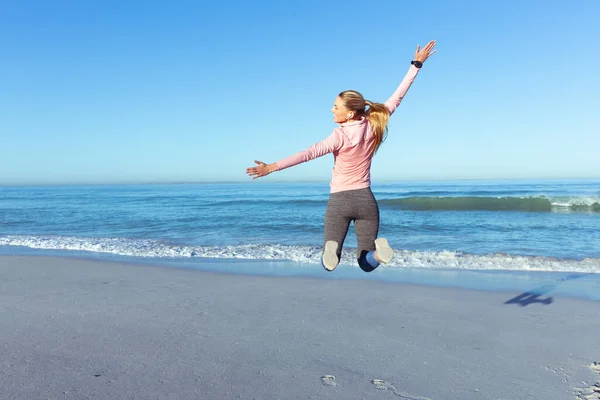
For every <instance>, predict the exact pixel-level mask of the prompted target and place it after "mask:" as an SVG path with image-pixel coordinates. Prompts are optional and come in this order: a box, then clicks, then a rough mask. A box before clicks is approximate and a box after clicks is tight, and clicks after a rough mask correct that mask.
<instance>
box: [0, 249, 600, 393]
mask: <svg viewBox="0 0 600 400" xmlns="http://www.w3.org/2000/svg"><path fill="white" fill-rule="evenodd" d="M0 276H1V279H0V304H1V305H2V307H1V308H0V310H1V311H0V321H1V325H0V354H1V357H0V398H1V399H2V400H8V399H398V398H400V399H432V400H442V399H461V400H468V399H496V400H500V399H505V400H517V399H544V400H550V399H557V400H563V399H600V393H599V391H600V387H599V386H600V366H598V365H594V363H595V362H600V334H599V332H600V313H599V311H600V302H596V301H587V300H579V299H574V298H567V297H560V296H553V297H552V299H551V301H544V299H543V298H542V299H539V301H529V302H528V301H523V299H524V296H523V293H522V292H508V291H506V292H504V291H494V292H486V291H478V290H469V289H457V288H448V287H446V288H440V287H435V286H422V285H414V284H406V283H398V282H394V283H385V282H379V281H360V280H339V279H331V278H327V277H326V278H324V279H316V278H309V277H266V276H245V275H235V274H219V273H214V272H207V271H199V270H192V269H177V268H171V267H161V266H148V265H135V264H128V263H118V262H106V261H92V260H82V259H76V258H58V257H38V256H2V257H0ZM511 300H512V301H511ZM594 385H597V386H594Z"/></svg>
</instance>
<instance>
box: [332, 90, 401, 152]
mask: <svg viewBox="0 0 600 400" xmlns="http://www.w3.org/2000/svg"><path fill="white" fill-rule="evenodd" d="M339 97H340V99H342V101H343V102H344V105H345V106H346V108H347V109H348V110H350V111H353V112H355V113H357V114H358V115H360V116H364V117H365V118H366V119H367V120H368V121H369V122H370V123H371V126H372V127H373V133H374V134H375V141H374V142H373V149H372V150H371V155H373V154H375V152H377V150H378V149H379V146H381V143H383V141H384V140H385V138H386V137H387V124H388V120H389V119H390V112H389V110H388V109H387V107H386V106H385V105H384V104H382V103H373V102H370V101H369V100H365V98H364V97H363V95H362V94H360V93H359V92H357V91H356V90H345V91H343V92H342V93H340V94H339ZM367 107H369V108H368V109H367Z"/></svg>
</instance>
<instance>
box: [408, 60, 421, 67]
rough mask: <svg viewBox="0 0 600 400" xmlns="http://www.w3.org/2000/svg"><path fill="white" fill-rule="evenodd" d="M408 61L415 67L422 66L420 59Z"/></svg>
mask: <svg viewBox="0 0 600 400" xmlns="http://www.w3.org/2000/svg"><path fill="white" fill-rule="evenodd" d="M410 63H411V64H412V65H414V66H415V67H417V68H421V67H422V66H423V63H422V62H421V61H415V60H413V61H411V62H410Z"/></svg>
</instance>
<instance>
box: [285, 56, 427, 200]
mask: <svg viewBox="0 0 600 400" xmlns="http://www.w3.org/2000/svg"><path fill="white" fill-rule="evenodd" d="M418 72H419V69H418V68H416V67H414V66H412V65H411V66H410V68H409V70H408V72H407V74H406V76H405V77H404V79H403V80H402V82H401V83H400V86H398V88H397V89H396V91H395V92H394V94H392V96H391V97H390V98H389V99H388V100H387V101H386V102H385V105H386V107H387V108H388V110H389V111H390V115H391V114H393V113H394V111H395V110H396V108H397V107H398V106H399V105H400V102H401V101H402V99H403V98H404V95H405V94H406V92H407V91H408V89H409V88H410V86H411V85H412V83H413V81H414V80H415V77H416V76H417V74H418ZM374 139H375V136H374V134H373V130H372V129H371V125H370V123H369V121H368V120H367V119H366V118H364V117H363V118H361V119H360V120H359V121H350V122H344V123H342V124H339V126H338V127H337V128H335V129H334V130H333V132H332V133H331V135H329V137H328V138H327V139H325V140H323V141H321V142H319V143H316V144H314V145H312V146H310V147H309V148H308V149H306V150H304V151H301V152H299V153H296V154H294V155H292V156H290V157H287V158H284V159H283V160H280V161H277V163H276V164H277V170H282V169H285V168H289V167H292V166H294V165H297V164H300V163H303V162H306V161H310V160H313V159H315V158H317V157H321V156H324V155H325V154H328V153H333V160H334V162H333V172H332V178H331V183H330V187H331V193H335V192H341V191H344V190H355V189H363V188H367V187H370V186H371V159H372V155H371V148H372V145H373V141H374Z"/></svg>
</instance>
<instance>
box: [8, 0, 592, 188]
mask: <svg viewBox="0 0 600 400" xmlns="http://www.w3.org/2000/svg"><path fill="white" fill-rule="evenodd" d="M369 4H375V3H369V2H365V1H344V2H337V1H320V0H319V1H282V2H278V3H277V2H273V1H251V2H250V1H248V2H246V1H221V2H208V1H206V2H204V1H169V2H168V1H162V2H157V1H133V0H132V1H112V0H106V1H95V2H92V1H78V0H77V1H75V0H73V1H61V0H58V1H56V2H48V1H6V2H3V3H2V4H1V5H0V54H2V62H1V63H0V87H1V88H2V89H1V93H2V95H1V96H0V120H1V121H2V122H1V124H0V138H1V147H0V154H1V157H0V184H32V183H43V184H47V183H121V182H175V181H249V180H250V178H248V177H247V176H246V175H245V169H246V167H248V166H251V165H252V164H253V160H255V159H258V160H261V161H265V162H273V161H276V160H279V159H282V158H284V157H286V156H288V155H291V154H293V153H295V152H297V151H300V150H303V149H305V148H306V147H308V146H310V145H312V144H313V143H315V142H317V141H320V140H322V139H324V138H325V137H327V136H328V135H329V133H330V132H331V131H332V130H333V129H334V128H335V124H334V123H333V121H332V116H331V113H330V111H329V110H330V108H331V105H332V104H333V101H334V100H335V97H336V95H337V94H338V93H339V92H340V91H342V90H345V89H356V90H359V91H361V92H362V93H363V94H364V95H365V97H366V98H367V99H369V100H372V101H380V102H383V101H385V100H386V99H387V98H388V97H389V95H391V93H392V92H393V91H394V90H395V89H396V87H397V85H398V84H399V83H400V81H401V80H402V78H403V76H404V74H405V73H406V71H407V69H408V67H409V62H410V60H411V59H412V56H413V54H414V49H415V47H416V45H417V44H421V45H424V44H425V43H426V42H427V41H428V40H431V39H435V40H436V41H437V50H438V51H437V53H436V54H435V55H434V56H433V57H432V58H431V59H430V60H428V61H427V62H426V64H425V66H424V67H423V69H422V71H421V72H420V74H419V76H418V77H417V79H416V81H415V83H414V85H413V86H412V88H411V89H410V91H409V92H408V94H407V96H406V97H405V99H404V101H403V103H402V104H401V106H400V108H399V109H398V111H397V113H396V114H394V116H393V118H392V120H391V122H390V125H389V135H388V139H387V141H386V142H385V143H384V144H383V146H382V147H381V149H380V151H379V153H378V155H377V156H376V158H375V160H374V163H373V169H372V176H373V180H374V181H375V182H376V181H384V180H412V179H433V180H437V179H496V178H509V179H515V178H568V177H584V178H585V177H594V178H595V177H599V176H600V156H599V149H600V112H599V111H598V110H600V102H599V101H598V94H599V92H600V79H599V78H598V75H597V74H598V69H599V64H600V55H599V52H598V51H597V48H598V40H599V39H600V25H599V24H598V20H597V18H598V15H600V2H597V1H592V0H587V1H584V0H577V1H572V2H566V1H553V0H530V1H514V0H509V1H502V2H499V1H494V2H492V1H475V0H472V1H441V0H440V1H419V2H403V1H397V0H394V1H379V2H377V6H376V7H375V6H369ZM332 164H333V157H332V156H331V155H327V156H325V157H322V158H320V159H317V160H314V161H311V162H309V163H306V164H302V165H299V166H296V167H293V168H290V169H288V170H285V171H282V172H278V173H275V174H272V175H270V176H268V177H266V178H262V179H263V180H264V181H265V182H267V181H269V182H274V181H295V180H302V181H306V180H322V181H327V180H329V178H330V174H331V167H332Z"/></svg>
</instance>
